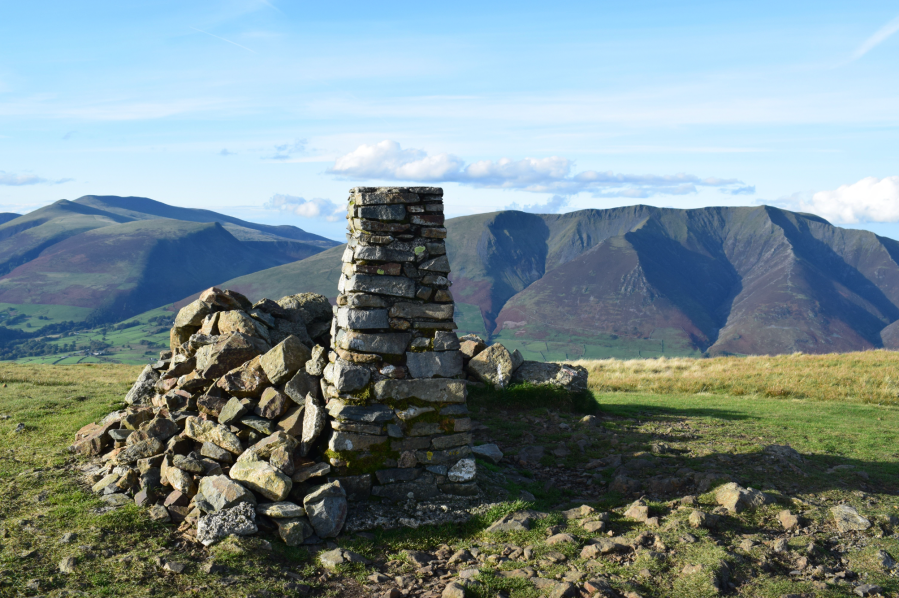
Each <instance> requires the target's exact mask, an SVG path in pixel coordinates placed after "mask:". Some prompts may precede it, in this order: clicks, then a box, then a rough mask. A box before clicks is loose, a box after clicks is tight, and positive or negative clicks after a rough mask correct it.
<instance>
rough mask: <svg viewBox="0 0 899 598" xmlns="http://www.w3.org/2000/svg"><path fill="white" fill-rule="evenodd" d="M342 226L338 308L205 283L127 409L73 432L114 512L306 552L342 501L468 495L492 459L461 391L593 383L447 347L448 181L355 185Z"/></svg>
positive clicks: (479, 347)
mask: <svg viewBox="0 0 899 598" xmlns="http://www.w3.org/2000/svg"><path fill="white" fill-rule="evenodd" d="M347 219H348V221H349V226H348V228H349V234H348V235H347V238H348V244H347V249H346V251H345V252H344V255H343V268H342V275H341V278H340V282H339V285H338V291H339V295H338V297H337V306H334V307H332V306H331V304H330V303H329V302H328V300H327V299H326V298H325V297H323V296H322V295H316V294H313V293H300V294H298V295H291V296H288V297H283V298H282V299H280V300H278V301H272V300H269V299H262V300H260V301H258V302H256V303H251V302H250V301H249V300H248V299H247V298H246V297H244V296H243V295H241V294H240V293H236V292H234V291H227V290H226V291H223V290H221V289H217V288H211V289H208V290H206V291H204V292H203V293H201V294H200V297H199V298H198V299H197V300H196V301H194V302H192V303H190V304H188V305H187V306H185V307H184V308H182V309H181V310H180V311H179V312H178V314H177V316H176V318H175V323H174V326H173V327H172V329H171V333H170V339H171V342H170V350H168V351H163V352H162V353H161V354H160V359H159V361H157V362H156V363H154V364H151V365H148V366H146V367H145V368H144V370H143V372H141V374H140V376H139V377H138V379H137V381H136V382H135V383H134V386H133V387H132V388H131V390H130V391H129V392H128V394H127V396H126V397H125V406H124V408H123V409H121V410H118V411H114V412H112V413H110V414H109V415H107V416H106V417H105V418H104V419H103V420H102V421H100V422H98V423H94V424H89V425H87V426H85V427H84V428H82V429H81V430H79V431H78V433H77V434H76V439H75V444H73V445H72V447H71V450H72V451H73V452H75V453H78V454H81V455H84V456H89V457H92V459H91V460H90V461H89V462H87V463H86V464H84V465H83V469H84V472H85V475H86V476H87V478H88V479H89V481H90V483H91V485H92V489H93V491H94V492H95V493H96V494H98V495H100V496H101V497H102V498H103V499H104V500H106V501H107V502H108V503H109V504H110V507H111V508H112V507H115V506H120V505H122V504H125V503H128V502H132V501H133V502H135V503H137V504H138V505H140V506H145V507H148V508H149V509H150V516H151V517H153V518H154V519H156V520H159V521H172V522H174V523H180V525H181V531H183V532H184V533H185V534H186V535H189V536H194V537H195V538H196V539H197V540H198V541H200V542H202V543H203V544H206V545H210V544H212V543H214V542H216V541H217V540H219V539H222V538H225V537H227V536H229V535H232V534H237V535H247V534H253V533H256V532H257V531H258V530H259V528H260V527H261V528H265V529H269V530H272V531H275V530H276V531H277V532H278V534H279V535H280V537H281V538H282V539H283V540H284V541H285V542H286V543H287V544H288V545H297V544H301V543H306V544H312V543H317V542H320V540H321V539H322V538H332V537H335V536H337V535H338V534H339V533H340V531H341V529H343V526H344V524H345V523H346V521H347V516H348V513H349V506H348V501H354V500H364V499H367V498H368V497H369V496H371V495H374V496H376V497H380V498H382V499H385V500H386V501H388V502H398V501H403V502H405V501H408V500H410V499H411V500H413V501H426V500H429V499H441V497H446V496H447V495H455V496H473V495H476V494H478V487H477V485H476V483H475V480H476V474H477V469H476V465H475V460H474V458H473V453H474V454H477V455H478V456H480V457H481V458H485V459H488V460H490V461H491V462H497V461H498V460H499V459H501V458H502V455H501V453H499V454H497V453H498V449H497V450H494V451H491V450H490V447H492V448H493V449H496V446H495V445H485V446H481V447H474V449H472V447H471V440H472V438H471V427H472V422H471V419H470V418H469V416H468V410H467V407H466V396H467V394H466V390H467V384H471V383H478V384H482V383H487V384H490V385H493V386H495V387H497V388H505V387H506V385H508V384H509V383H510V382H516V381H517V382H522V383H529V384H551V385H555V386H559V387H563V388H566V389H568V390H573V391H580V390H585V389H586V378H587V372H586V370H584V369H583V368H581V367H579V366H567V365H563V364H543V363H537V362H523V360H522V359H521V355H520V354H519V353H518V352H517V351H513V352H512V353H510V352H509V351H507V350H506V349H505V348H504V347H503V346H502V345H500V344H494V345H492V346H490V347H487V345H486V344H485V343H484V341H483V340H481V339H479V338H477V337H475V336H464V337H462V339H459V338H457V336H456V334H455V332H454V330H455V329H456V325H455V323H454V322H453V298H452V295H451V294H450V291H449V287H450V281H449V280H448V276H449V272H450V266H449V260H448V259H447V256H446V245H445V241H444V239H445V238H446V229H445V228H444V227H443V190H442V189H438V188H433V187H410V188H393V187H389V188H370V187H360V188H356V189H353V190H352V191H351V195H350V200H349V210H348V215H347Z"/></svg>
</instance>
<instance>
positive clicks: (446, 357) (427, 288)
mask: <svg viewBox="0 0 899 598" xmlns="http://www.w3.org/2000/svg"><path fill="white" fill-rule="evenodd" d="M347 219H348V222H349V224H348V227H347V228H348V230H349V233H348V235H347V248H346V251H345V252H344V254H343V270H342V275H341V278H340V282H339V284H338V291H339V293H340V294H339V295H338V297H337V309H336V318H335V319H334V322H333V324H332V327H331V335H332V336H331V344H332V346H333V353H332V354H331V363H330V364H329V365H328V366H327V367H326V368H325V371H324V381H325V385H324V387H323V388H324V393H325V397H326V398H327V400H328V403H327V409H328V413H329V414H330V416H331V418H332V421H331V426H332V427H333V428H334V433H333V434H332V436H331V439H330V442H329V444H328V452H327V455H328V457H329V464H330V465H331V467H332V468H333V470H334V471H335V472H336V473H337V475H339V476H345V477H344V479H345V480H347V481H349V480H350V479H352V483H351V484H349V486H350V487H352V488H356V487H371V493H372V494H374V495H375V496H379V497H384V498H388V499H392V500H404V499H407V498H413V499H415V500H425V499H430V498H433V497H435V496H438V495H440V494H441V493H446V494H454V495H473V494H477V492H478V489H477V486H476V485H475V476H476V467H475V461H474V459H473V458H472V457H471V446H470V445H471V432H470V430H471V419H470V418H469V417H468V409H467V407H466V396H467V393H466V389H467V387H466V382H465V375H464V373H463V354H462V352H461V351H460V342H459V339H458V338H457V336H456V334H455V332H453V331H454V330H455V329H456V324H455V323H454V322H453V298H452V295H451V294H450V291H449V286H450V281H449V280H448V276H449V272H450V265H449V260H448V259H447V256H446V243H445V241H444V239H445V238H446V229H445V228H444V227H443V190H442V189H439V188H434V187H405V188H396V187H377V188H374V187H357V188H355V189H352V190H351V191H350V198H349V209H348V214H347Z"/></svg>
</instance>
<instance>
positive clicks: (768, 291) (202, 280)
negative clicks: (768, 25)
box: [0, 196, 899, 359]
mask: <svg viewBox="0 0 899 598" xmlns="http://www.w3.org/2000/svg"><path fill="white" fill-rule="evenodd" d="M5 216H9V219H8V220H7V221H6V222H3V223H2V224H0V273H2V274H3V275H2V276H0V303H7V304H52V305H67V306H76V307H89V308H92V309H94V314H99V316H97V317H98V318H99V319H100V320H104V319H105V320H107V321H111V320H120V319H124V318H127V317H130V316H132V315H135V314H138V313H141V312H144V311H147V310H150V309H152V308H157V307H160V306H164V305H171V304H172V303H173V302H174V307H173V308H171V309H174V308H176V307H177V306H179V305H183V304H184V303H186V302H187V301H189V300H191V299H192V298H194V297H195V296H196V295H197V294H198V293H199V291H200V290H202V289H204V288H207V287H209V286H212V285H213V284H215V285H217V286H221V287H225V288H232V289H235V290H238V291H240V292H242V293H244V294H246V295H247V296H248V297H250V298H251V299H254V300H255V299H260V298H262V297H269V298H279V297H282V296H284V295H287V294H291V293H297V292H318V293H322V294H323V295H325V296H327V297H330V298H334V297H335V296H336V294H337V281H338V279H339V277H340V268H341V261H340V256H341V254H342V252H343V245H338V244H337V243H336V242H335V241H331V240H329V239H325V238H323V237H319V236H317V235H314V234H312V233H309V232H306V231H303V230H301V229H299V228H296V227H292V226H268V225H261V224H254V223H251V222H246V221H242V220H238V219H235V218H231V217H228V216H225V215H222V214H217V213H215V212H210V211H207V210H192V209H186V208H177V207H174V206H169V205H166V204H163V203H160V202H157V201H153V200H150V199H146V198H137V197H100V196H87V197H82V198H80V199H78V200H75V201H73V202H70V201H65V200H62V201H59V202H56V203H55V204H52V205H50V206H47V207H45V208H42V209H40V210H36V211H34V212H31V213H29V214H26V215H24V216H17V215H14V214H11V215H0V222H2V221H3V219H4V217H5ZM446 226H447V230H448V237H447V252H448V255H449V258H450V263H451V265H452V269H453V272H452V275H451V279H452V281H453V287H452V291H453V294H454V296H455V300H456V305H457V310H456V311H457V317H456V322H457V324H458V325H459V329H460V331H462V332H475V333H478V334H481V335H484V336H488V337H490V339H491V340H494V341H496V340H499V341H501V342H503V344H505V345H506V346H507V347H509V348H517V349H519V350H520V351H522V353H523V354H524V356H525V357H526V358H530V359H571V358H578V357H584V358H598V357H610V356H611V357H635V356H646V357H649V356H661V355H700V354H708V355H721V354H777V353H792V352H796V351H801V352H806V353H828V352H845V351H858V350H866V349H872V348H879V347H886V348H890V349H899V242H897V241H894V240H892V239H888V238H884V237H880V236H877V235H875V234H873V233H870V232H867V231H861V230H850V229H843V228H839V227H836V226H833V225H832V224H830V223H828V222H827V221H826V220H824V219H822V218H819V217H817V216H814V215H810V214H800V213H796V212H790V211H786V210H781V209H778V208H773V207H769V206H757V207H726V208H725V207H719V208H702V209H695V210H676V209H667V208H655V207H650V206H639V205H638V206H629V207H623V208H614V209H608V210H581V211H577V212H570V213H567V214H530V213H525V212H518V211H504V212H494V213H490V214H478V215H473V216H464V217H460V218H453V219H450V220H448V221H447V223H446ZM100 316H102V317H100Z"/></svg>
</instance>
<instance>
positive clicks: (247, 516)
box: [197, 502, 259, 546]
mask: <svg viewBox="0 0 899 598" xmlns="http://www.w3.org/2000/svg"><path fill="white" fill-rule="evenodd" d="M258 531H259V528H258V527H257V526H256V511H255V510H254V508H253V505H251V504H250V503H247V502H242V503H240V504H238V505H237V506H234V507H231V508H230V509H223V510H221V511H217V512H215V513H210V514H208V515H206V516H205V517H201V518H200V519H199V521H198V522H197V540H199V541H200V542H201V543H202V544H203V546H210V545H212V544H214V543H215V542H216V541H217V540H220V539H222V538H226V537H228V536H230V535H232V534H234V535H238V536H248V535H250V534H255V533H256V532H258Z"/></svg>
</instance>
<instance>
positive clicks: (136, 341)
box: [16, 307, 175, 365]
mask: <svg viewBox="0 0 899 598" xmlns="http://www.w3.org/2000/svg"><path fill="white" fill-rule="evenodd" d="M174 319H175V313H174V312H173V311H171V309H170V308H169V307H161V308H158V309H154V310H151V311H148V312H145V313H142V314H140V315H138V316H135V317H133V318H129V319H128V320H126V321H125V322H123V323H119V324H118V325H111V326H109V327H106V328H95V329H91V330H85V331H81V332H76V333H74V334H72V335H71V336H64V337H61V338H48V339H46V340H47V342H48V344H51V345H57V346H60V347H62V346H64V345H71V344H72V343H74V344H75V345H76V347H77V348H78V350H77V351H62V352H60V353H58V354H55V355H41V356H36V357H23V358H20V359H17V360H16V362H18V363H26V364H50V365H75V364H80V363H122V364H131V365H137V364H146V363H148V362H151V361H155V360H156V359H157V358H158V356H159V351H160V350H163V349H167V348H168V345H169V326H171V322H172V321H174ZM163 320H164V323H163ZM133 322H137V325H136V326H129V327H125V328H122V329H120V330H115V328H116V327H117V326H121V325H123V324H125V323H133ZM92 343H94V344H95V345H97V346H99V345H108V347H105V348H104V349H102V351H103V355H101V356H93V355H91V354H90V352H88V353H87V354H85V352H84V350H83V349H84V348H85V347H90V346H91V344H92Z"/></svg>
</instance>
